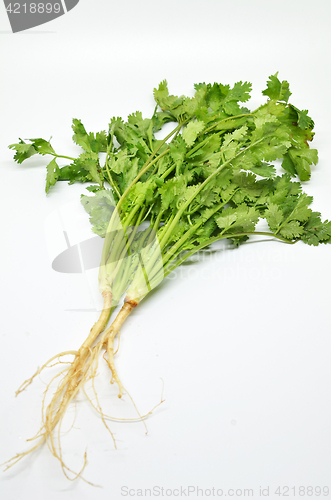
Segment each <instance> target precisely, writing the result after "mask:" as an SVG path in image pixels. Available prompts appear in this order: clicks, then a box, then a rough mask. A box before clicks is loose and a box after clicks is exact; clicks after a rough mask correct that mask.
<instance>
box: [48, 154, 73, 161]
mask: <svg viewBox="0 0 331 500" xmlns="http://www.w3.org/2000/svg"><path fill="white" fill-rule="evenodd" d="M49 154H50V155H52V156H55V158H65V159H66V160H71V161H75V160H77V158H72V157H71V156H65V155H57V154H56V153H49Z"/></svg>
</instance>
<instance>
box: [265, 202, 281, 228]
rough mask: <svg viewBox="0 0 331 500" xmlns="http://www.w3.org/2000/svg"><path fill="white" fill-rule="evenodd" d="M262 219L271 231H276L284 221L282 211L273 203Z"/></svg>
mask: <svg viewBox="0 0 331 500" xmlns="http://www.w3.org/2000/svg"><path fill="white" fill-rule="evenodd" d="M264 217H265V218H266V219H267V222H268V224H269V227H270V229H271V231H277V229H278V228H279V226H280V225H281V223H282V222H283V220H284V214H283V212H282V210H281V209H280V208H279V207H278V206H277V205H275V204H274V203H270V204H269V206H268V208H267V210H266V211H265V212H264Z"/></svg>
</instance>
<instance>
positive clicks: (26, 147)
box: [8, 139, 37, 163]
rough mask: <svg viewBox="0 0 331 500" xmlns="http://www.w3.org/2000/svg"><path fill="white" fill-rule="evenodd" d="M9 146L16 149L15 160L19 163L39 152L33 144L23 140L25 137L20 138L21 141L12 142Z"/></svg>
mask: <svg viewBox="0 0 331 500" xmlns="http://www.w3.org/2000/svg"><path fill="white" fill-rule="evenodd" d="M8 147H9V149H14V150H15V151H16V153H15V155H14V160H15V161H16V162H17V163H23V161H24V160H26V159H27V158H30V156H33V155H35V154H37V150H36V149H35V148H34V147H33V145H32V144H27V143H26V142H24V141H23V139H20V142H19V143H16V144H10V145H9V146H8Z"/></svg>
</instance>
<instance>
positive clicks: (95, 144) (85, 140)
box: [72, 118, 107, 153]
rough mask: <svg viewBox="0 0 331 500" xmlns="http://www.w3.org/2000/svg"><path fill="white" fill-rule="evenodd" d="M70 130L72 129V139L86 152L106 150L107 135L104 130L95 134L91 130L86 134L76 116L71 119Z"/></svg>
mask: <svg viewBox="0 0 331 500" xmlns="http://www.w3.org/2000/svg"><path fill="white" fill-rule="evenodd" d="M72 130H73V131H74V135H73V137H72V139H73V141H74V142H75V143H76V144H77V145H78V146H80V147H81V148H83V149H84V150H85V151H86V152H87V153H92V152H93V153H99V152H106V151H107V136H106V132H105V131H104V130H103V131H102V132H98V133H97V134H96V135H94V134H93V133H92V132H90V133H89V134H88V133H87V132H86V130H85V127H84V125H83V124H82V122H81V120H78V119H77V118H74V119H73V120H72Z"/></svg>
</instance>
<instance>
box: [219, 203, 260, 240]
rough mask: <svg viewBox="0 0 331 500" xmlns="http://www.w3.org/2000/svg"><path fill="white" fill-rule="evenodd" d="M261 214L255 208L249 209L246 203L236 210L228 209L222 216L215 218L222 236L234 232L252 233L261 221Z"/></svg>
mask: <svg viewBox="0 0 331 500" xmlns="http://www.w3.org/2000/svg"><path fill="white" fill-rule="evenodd" d="M259 217H260V214H259V212H258V211H257V210H256V209H255V208H254V207H248V206H247V205H246V204H245V203H243V204H241V205H238V207H236V208H232V207H228V208H226V209H224V210H223V212H222V214H221V215H220V216H218V217H216V218H215V220H216V223H217V225H218V227H219V228H220V229H223V231H222V234H224V233H227V232H228V231H230V232H231V233H233V232H251V231H253V230H254V227H255V225H256V223H257V221H258V220H259Z"/></svg>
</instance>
